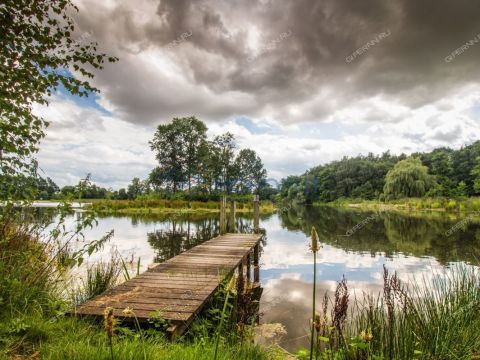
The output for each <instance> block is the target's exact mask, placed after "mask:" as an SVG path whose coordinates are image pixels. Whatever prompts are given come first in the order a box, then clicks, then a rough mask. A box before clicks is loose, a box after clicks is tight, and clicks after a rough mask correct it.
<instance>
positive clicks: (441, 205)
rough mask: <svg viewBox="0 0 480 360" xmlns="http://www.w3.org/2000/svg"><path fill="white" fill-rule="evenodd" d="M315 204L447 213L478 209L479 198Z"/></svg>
mask: <svg viewBox="0 0 480 360" xmlns="http://www.w3.org/2000/svg"><path fill="white" fill-rule="evenodd" d="M315 205H332V206H341V207H353V208H358V209H367V210H380V209H381V210H399V211H412V210H415V211H438V212H448V213H472V212H479V211H480V198H463V199H449V198H407V199H399V200H391V201H378V200H361V199H341V200H337V201H334V202H330V203H315Z"/></svg>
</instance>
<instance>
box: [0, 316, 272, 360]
mask: <svg viewBox="0 0 480 360" xmlns="http://www.w3.org/2000/svg"><path fill="white" fill-rule="evenodd" d="M0 339H1V340H0V357H2V358H9V357H13V356H14V355H23V356H30V355H32V354H35V353H39V354H41V358H42V359H44V360H46V359H49V360H50V359H51V360H57V359H58V360H65V359H72V360H73V359H78V360H83V359H92V360H95V359H111V357H110V350H109V341H108V338H107V336H106V333H105V331H103V329H102V328H101V326H100V325H98V323H96V322H93V321H88V320H85V319H82V320H80V319H76V318H66V317H57V318H52V319H49V320H47V319H45V318H43V317H42V316H40V315H30V316H24V317H19V318H10V319H9V320H8V321H3V322H2V324H1V325H0ZM5 349H8V350H5ZM143 350H145V354H146V358H147V359H178V360H180V359H182V360H184V359H192V360H194V359H209V360H211V359H213V356H214V352H215V342H214V341H205V340H204V339H199V340H198V341H184V342H182V341H180V342H173V343H172V342H169V341H168V340H166V339H165V337H164V336H163V335H162V333H161V332H158V331H155V330H150V331H149V330H146V331H145V332H144V341H143V342H142V341H141V339H140V338H139V336H138V333H137V332H136V331H134V330H133V329H131V328H127V327H125V328H121V327H117V330H116V333H115V336H114V338H113V351H114V358H115V359H122V360H126V359H132V360H133V359H139V357H140V358H143ZM276 351H277V350H273V349H272V350H271V351H267V350H264V349H260V348H259V347H257V346H254V345H252V344H251V343H248V342H245V343H240V342H238V341H223V342H221V343H220V347H219V356H218V359H236V360H243V359H245V360H247V359H248V360H251V359H259V360H262V359H275V358H278V357H277V353H276Z"/></svg>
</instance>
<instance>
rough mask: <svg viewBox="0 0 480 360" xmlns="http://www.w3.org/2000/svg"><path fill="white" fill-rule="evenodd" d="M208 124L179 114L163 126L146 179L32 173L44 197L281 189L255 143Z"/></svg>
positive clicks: (211, 196)
mask: <svg viewBox="0 0 480 360" xmlns="http://www.w3.org/2000/svg"><path fill="white" fill-rule="evenodd" d="M207 130H208V129H207V126H206V125H205V124H204V123H203V122H202V121H200V120H198V119H196V118H195V117H186V118H175V119H173V120H172V121H171V122H169V123H167V124H161V125H159V126H158V128H157V131H156V132H155V135H154V137H153V140H152V141H150V143H149V145H150V148H151V149H152V151H153V152H154V153H155V155H156V159H157V166H156V167H155V168H154V169H152V171H151V172H150V174H149V175H148V176H147V177H146V178H145V179H143V180H142V179H140V178H138V177H135V178H133V179H132V181H131V182H130V184H129V185H128V186H127V187H126V188H121V189H119V190H113V189H111V188H110V189H106V188H104V187H101V186H98V185H97V184H95V183H94V181H92V176H91V174H88V175H87V176H86V177H85V178H84V179H81V180H80V181H79V182H78V183H77V184H76V185H67V186H64V187H62V188H61V189H60V188H59V187H58V186H57V185H56V184H55V182H54V181H53V180H52V179H50V178H46V179H44V178H42V177H40V176H37V177H32V178H31V181H32V186H33V187H34V188H36V189H37V194H36V198H37V199H39V200H51V199H65V198H68V197H73V198H83V199H117V200H127V199H130V200H132V199H137V198H139V197H151V198H177V199H189V200H217V199H219V197H220V195H221V194H236V195H249V194H259V195H261V197H262V198H268V197H270V196H271V195H272V194H274V193H275V189H273V188H272V187H271V186H270V185H269V184H267V182H266V176H267V171H266V170H265V168H264V166H263V163H262V160H261V159H260V157H259V156H258V155H257V154H256V153H255V151H253V150H251V149H237V145H236V143H235V137H234V136H233V135H232V134H231V133H225V134H222V135H218V136H215V137H214V138H213V139H211V140H209V139H208V138H207Z"/></svg>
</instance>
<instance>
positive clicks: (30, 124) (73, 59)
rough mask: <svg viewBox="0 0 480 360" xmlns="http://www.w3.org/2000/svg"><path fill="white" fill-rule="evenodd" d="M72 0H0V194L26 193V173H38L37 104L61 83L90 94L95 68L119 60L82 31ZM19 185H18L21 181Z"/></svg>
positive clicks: (40, 124)
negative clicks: (35, 107) (105, 52)
mask: <svg viewBox="0 0 480 360" xmlns="http://www.w3.org/2000/svg"><path fill="white" fill-rule="evenodd" d="M76 11H78V9H77V8H76V7H75V5H74V4H73V2H72V1H69V0H36V1H31V0H3V1H2V2H1V4H0V180H1V183H2V187H1V194H0V198H3V199H4V200H10V199H12V198H13V199H15V198H17V199H23V198H25V196H28V194H29V192H27V191H26V187H25V186H22V184H23V182H22V181H21V180H22V179H24V180H25V179H30V178H31V177H32V176H35V175H36V169H37V163H36V161H35V159H34V155H35V153H36V152H37V150H38V143H39V141H40V140H41V139H42V138H43V136H44V135H45V128H46V127H47V126H48V122H47V120H46V119H43V118H41V117H39V116H37V115H35V114H34V113H33V111H32V108H33V105H34V104H41V105H47V104H48V99H49V96H50V95H52V94H53V93H54V92H55V91H56V90H57V89H58V88H59V87H60V86H61V87H62V88H64V89H65V90H66V91H67V92H69V93H71V94H74V95H78V96H88V95H89V94H90V93H92V92H98V89H96V88H95V87H94V86H92V85H91V84H90V83H89V81H88V79H91V78H93V76H94V73H93V71H94V69H101V68H102V67H103V65H104V63H105V62H107V61H116V60H117V59H116V58H113V57H108V56H107V55H106V54H104V53H101V52H98V51H97V43H95V42H91V41H88V36H82V35H84V34H86V33H84V34H79V33H78V29H77V30H76V29H75V21H74V20H73V18H72V17H71V14H72V13H74V12H76ZM19 185H20V186H19Z"/></svg>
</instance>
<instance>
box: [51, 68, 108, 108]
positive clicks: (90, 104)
mask: <svg viewBox="0 0 480 360" xmlns="http://www.w3.org/2000/svg"><path fill="white" fill-rule="evenodd" d="M59 72H60V73H62V74H63V75H66V76H72V73H71V72H70V71H68V70H66V69H63V70H59ZM57 95H58V96H60V97H62V98H65V99H68V100H71V101H73V102H74V103H75V104H76V105H78V106H80V107H82V108H92V109H95V110H98V111H100V112H101V113H103V114H104V115H108V116H111V115H112V113H111V112H110V111H108V110H107V109H105V108H104V107H103V106H102V105H100V104H99V100H100V96H99V95H98V94H97V93H94V92H90V93H89V94H88V96H78V95H72V94H70V92H68V91H67V89H65V87H64V86H63V84H60V85H59V86H58V88H57Z"/></svg>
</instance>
